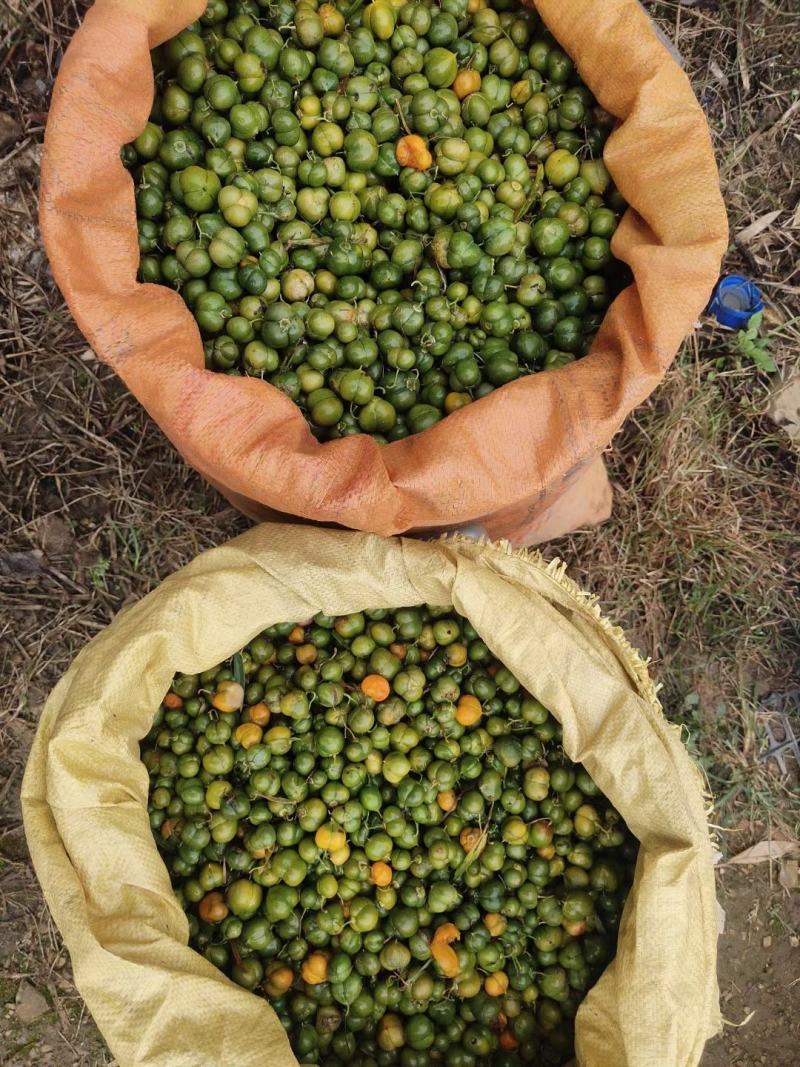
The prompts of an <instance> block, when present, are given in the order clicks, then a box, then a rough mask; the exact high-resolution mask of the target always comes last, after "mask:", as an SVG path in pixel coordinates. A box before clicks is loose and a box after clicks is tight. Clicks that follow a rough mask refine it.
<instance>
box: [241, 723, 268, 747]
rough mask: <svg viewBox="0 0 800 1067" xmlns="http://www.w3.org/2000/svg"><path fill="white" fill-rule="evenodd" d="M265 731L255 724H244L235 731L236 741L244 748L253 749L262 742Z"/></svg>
mask: <svg viewBox="0 0 800 1067" xmlns="http://www.w3.org/2000/svg"><path fill="white" fill-rule="evenodd" d="M263 733H264V731H263V730H262V729H261V727H260V726H259V725H258V723H255V722H243V723H242V724H241V726H237V727H236V729H235V730H234V731H233V739H234V741H238V742H239V744H240V745H241V746H242V748H252V747H253V745H257V744H259V743H260V741H261V737H262V735H263Z"/></svg>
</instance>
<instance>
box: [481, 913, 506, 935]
mask: <svg viewBox="0 0 800 1067" xmlns="http://www.w3.org/2000/svg"><path fill="white" fill-rule="evenodd" d="M483 925H484V926H485V927H486V929H487V930H488V931H489V933H490V934H491V935H492V937H500V936H501V934H503V933H505V929H506V926H508V920H507V919H506V917H505V915H500V913H499V912H496V911H490V912H487V914H486V915H484V917H483Z"/></svg>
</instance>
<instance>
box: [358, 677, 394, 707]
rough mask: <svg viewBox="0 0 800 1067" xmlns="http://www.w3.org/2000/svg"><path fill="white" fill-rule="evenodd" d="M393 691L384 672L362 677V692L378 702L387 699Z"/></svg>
mask: <svg viewBox="0 0 800 1067" xmlns="http://www.w3.org/2000/svg"><path fill="white" fill-rule="evenodd" d="M391 691H392V687H391V686H390V685H389V683H388V681H387V680H386V679H385V678H384V677H383V675H382V674H368V675H367V676H366V678H364V679H362V682H361V692H362V693H364V695H365V696H368V697H370V698H371V699H372V700H374V701H375V702H376V704H379V703H380V702H381V701H382V700H386V698H387V697H388V695H389V694H390V693H391Z"/></svg>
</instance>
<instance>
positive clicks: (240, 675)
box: [231, 652, 247, 687]
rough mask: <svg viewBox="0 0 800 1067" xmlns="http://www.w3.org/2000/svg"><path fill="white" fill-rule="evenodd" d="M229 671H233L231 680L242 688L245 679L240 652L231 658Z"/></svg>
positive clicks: (245, 682) (245, 681)
mask: <svg viewBox="0 0 800 1067" xmlns="http://www.w3.org/2000/svg"><path fill="white" fill-rule="evenodd" d="M231 670H232V671H233V680H234V681H235V682H238V683H239V685H241V686H242V687H244V686H245V685H246V684H247V679H246V678H245V675H244V660H243V659H242V654H241V652H237V653H236V655H235V656H234V657H233V662H232V664H231Z"/></svg>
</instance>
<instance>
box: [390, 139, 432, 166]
mask: <svg viewBox="0 0 800 1067" xmlns="http://www.w3.org/2000/svg"><path fill="white" fill-rule="evenodd" d="M394 154H395V158H396V159H397V162H398V163H399V164H400V166H401V167H412V168H413V169H414V170H429V169H430V168H431V167H432V166H433V156H432V155H431V154H430V152H429V151H428V146H427V145H426V144H425V142H424V141H423V139H422V138H421V137H420V136H419V135H418V134H416V133H409V134H407V135H406V136H405V137H401V138H400V140H399V141H398V142H397V146H396V147H395V150H394Z"/></svg>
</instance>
